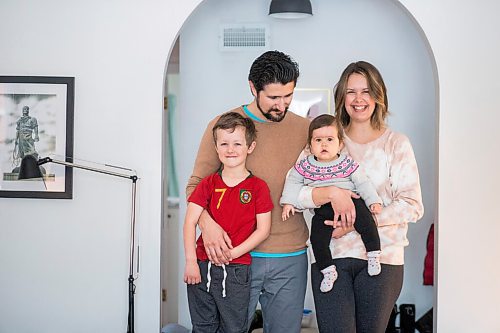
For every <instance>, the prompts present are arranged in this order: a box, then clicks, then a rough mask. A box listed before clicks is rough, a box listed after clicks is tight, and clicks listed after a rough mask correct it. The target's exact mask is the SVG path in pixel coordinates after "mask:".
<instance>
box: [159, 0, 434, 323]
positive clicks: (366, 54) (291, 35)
mask: <svg viewBox="0 0 500 333" xmlns="http://www.w3.org/2000/svg"><path fill="white" fill-rule="evenodd" d="M268 5H269V3H268V2H267V1H262V2H242V1H240V2H234V1H229V0H223V1H220V0H217V1H216V0H205V1H204V2H202V3H201V4H200V5H199V6H198V8H196V10H195V11H194V12H193V13H192V14H191V16H190V17H189V19H188V20H187V21H186V23H185V24H184V26H183V28H182V30H181V32H180V33H179V35H180V43H179V46H180V53H179V54H180V57H179V83H178V95H177V96H176V106H175V112H174V113H175V116H174V117H172V121H173V122H175V126H173V127H174V128H175V130H176V131H177V133H179V135H178V136H177V137H173V140H174V141H175V147H176V148H175V149H176V151H175V152H173V155H172V156H175V166H176V170H178V173H177V175H176V177H177V179H178V180H179V197H180V200H179V210H178V221H177V223H178V225H179V226H180V225H182V216H183V212H184V210H185V205H184V192H183V191H184V184H185V181H186V180H187V178H188V176H189V174H190V172H191V169H192V165H193V163H194V158H195V155H196V151H197V148H198V143H199V140H200V137H201V134H202V132H203V130H204V128H205V126H206V124H207V123H208V121H209V120H210V119H212V118H213V117H214V116H215V115H217V114H219V113H221V112H224V111H227V110H229V109H231V108H232V107H234V106H237V105H241V104H243V103H246V102H249V101H250V99H251V96H250V93H249V90H248V85H247V82H246V76H247V72H248V67H249V65H250V64H251V62H252V61H253V59H255V57H257V56H258V55H259V54H260V53H262V51H263V49H262V48H260V49H259V48H251V47H249V48H241V49H232V50H225V49H223V48H221V47H220V46H219V39H220V38H221V32H220V31H221V27H223V26H227V25H236V26H238V25H239V26H242V27H245V26H246V27H249V26H255V25H260V26H262V27H264V28H265V29H266V33H268V34H269V35H268V39H269V40H268V44H267V46H266V47H265V49H279V50H282V51H284V52H286V53H289V54H290V55H292V56H293V57H294V58H295V60H297V61H298V63H299V64H300V67H301V78H300V79H299V82H298V86H297V87H298V88H306V89H331V88H332V86H333V84H334V83H335V81H336V80H337V78H338V76H339V75H340V72H341V70H342V69H343V68H344V67H345V66H346V65H347V64H348V63H349V62H352V61H354V60H361V59H363V60H368V61H370V62H372V63H374V64H375V65H376V66H377V67H378V68H379V69H380V70H381V72H382V74H383V76H384V79H385V81H386V84H387V86H388V94H389V96H388V97H389V101H390V105H389V108H390V111H391V112H392V116H391V117H390V118H389V125H390V126H391V127H392V128H393V129H394V130H396V131H400V132H403V133H405V134H407V135H408V136H409V137H410V139H411V141H412V143H413V146H414V150H415V153H416V156H417V161H418V163H419V168H420V176H421V184H422V190H423V197H424V205H425V207H426V214H425V217H424V218H423V219H422V220H421V221H420V222H419V223H417V224H415V225H411V226H410V231H409V235H408V238H409V240H410V246H409V247H408V248H407V251H406V258H405V260H406V263H407V265H406V267H405V283H404V287H403V291H402V294H401V297H400V301H398V303H411V304H415V305H416V317H417V318H418V317H419V316H420V315H422V314H423V313H424V312H425V311H427V310H428V309H429V308H430V307H432V305H433V302H434V290H433V288H431V287H428V286H423V285H422V270H423V261H424V256H425V243H426V238H427V234H428V230H429V227H430V224H431V223H433V222H434V217H435V216H437V213H436V211H437V168H438V166H437V158H436V157H437V114H438V109H437V104H438V103H437V101H438V83H437V71H436V66H435V62H434V58H433V55H432V51H431V49H430V47H429V45H428V42H427V40H426V38H425V36H424V35H423V33H422V31H421V29H420V27H419V26H418V24H417V23H416V22H415V21H414V19H413V18H412V16H411V14H410V13H408V11H407V10H406V9H405V8H404V7H403V6H402V5H401V4H400V3H399V2H397V1H392V0H385V1H378V2H372V1H369V0H360V1H356V2H352V1H351V2H332V1H328V0H317V1H314V2H313V10H314V16H313V17H312V18H309V19H306V20H297V21H293V20H291V21H283V20H276V19H272V18H270V17H268V16H267V11H268ZM353 22H355V23H353ZM171 127H172V126H171ZM181 133H182V134H181ZM163 201H164V202H166V200H163ZM181 230H182V228H178V230H177V231H178V233H174V234H173V235H170V237H172V238H173V239H176V241H177V242H178V247H177V248H178V252H177V253H176V254H175V259H176V260H177V259H178V261H177V262H176V265H178V266H177V270H176V271H175V270H174V271H175V273H176V274H175V273H174V276H173V278H174V279H177V281H178V283H177V284H176V285H177V290H175V293H176V294H177V296H178V298H177V300H176V301H175V307H176V308H178V309H179V310H178V317H177V320H176V321H178V322H179V323H181V324H184V325H186V326H188V325H189V314H188V312H187V306H186V305H187V302H186V300H185V292H184V285H183V283H182V279H181V276H182V268H183V257H182V253H183V250H182V242H181V240H182V231H181ZM179 231H180V232H179ZM177 254H178V255H177ZM169 276H170V275H169ZM168 294H172V293H171V292H168ZM309 297H310V295H309ZM311 304H312V299H306V306H310V305H311ZM181 309H184V310H181Z"/></svg>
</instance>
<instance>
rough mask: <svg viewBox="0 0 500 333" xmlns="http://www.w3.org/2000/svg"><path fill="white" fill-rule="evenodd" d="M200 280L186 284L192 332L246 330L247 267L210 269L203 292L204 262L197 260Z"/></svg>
mask: <svg viewBox="0 0 500 333" xmlns="http://www.w3.org/2000/svg"><path fill="white" fill-rule="evenodd" d="M198 266H199V267H200V273H201V283H198V284H188V285H187V294H188V303H189V313H190V314H191V323H192V324H193V333H212V332H214V333H215V332H217V333H246V332H247V330H248V325H247V318H248V302H249V297H250V266H248V265H241V264H229V265H226V266H225V270H226V273H227V276H226V278H225V288H224V289H225V294H226V296H225V297H223V294H222V291H223V285H222V282H223V280H224V270H223V268H222V267H220V266H215V265H212V266H211V268H210V277H211V281H210V291H207V273H208V261H198Z"/></svg>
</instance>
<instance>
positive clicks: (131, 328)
mask: <svg viewBox="0 0 500 333" xmlns="http://www.w3.org/2000/svg"><path fill="white" fill-rule="evenodd" d="M45 163H54V164H60V165H64V166H68V167H71V168H76V169H84V170H88V171H93V172H98V173H102V174H105V175H110V176H116V177H121V178H128V179H130V180H132V212H131V221H130V253H129V276H128V279H127V280H128V318H127V333H135V316H134V312H135V311H134V308H135V306H134V305H135V304H134V303H135V300H134V298H135V297H134V295H135V283H134V281H135V280H136V278H135V277H134V267H135V264H134V258H135V247H136V244H135V228H136V220H135V215H136V209H135V208H136V197H137V179H138V177H137V175H136V174H135V172H134V171H133V170H130V171H131V172H133V173H134V174H133V175H129V174H125V173H119V172H113V171H109V170H104V169H99V168H93V167H89V166H86V165H80V164H76V163H73V162H66V161H61V160H55V159H53V158H51V157H44V158H42V159H39V160H38V162H37V164H38V165H42V164H45ZM111 167H114V168H118V167H115V166H111ZM122 169H124V170H128V169H125V168H122ZM138 254H139V248H137V256H138ZM138 257H139V256H138ZM137 272H139V258H137Z"/></svg>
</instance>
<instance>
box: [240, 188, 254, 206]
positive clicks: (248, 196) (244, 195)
mask: <svg viewBox="0 0 500 333" xmlns="http://www.w3.org/2000/svg"><path fill="white" fill-rule="evenodd" d="M250 201H252V193H250V191H248V190H240V202H241V203H242V204H247V203H249V202H250Z"/></svg>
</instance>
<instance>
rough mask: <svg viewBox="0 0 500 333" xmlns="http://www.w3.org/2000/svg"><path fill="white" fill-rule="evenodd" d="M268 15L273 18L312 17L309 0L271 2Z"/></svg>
mask: <svg viewBox="0 0 500 333" xmlns="http://www.w3.org/2000/svg"><path fill="white" fill-rule="evenodd" d="M269 15H270V16H272V17H275V18H283V19H299V18H306V17H310V16H312V6H311V1H310V0H272V1H271V5H270V6H269Z"/></svg>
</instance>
